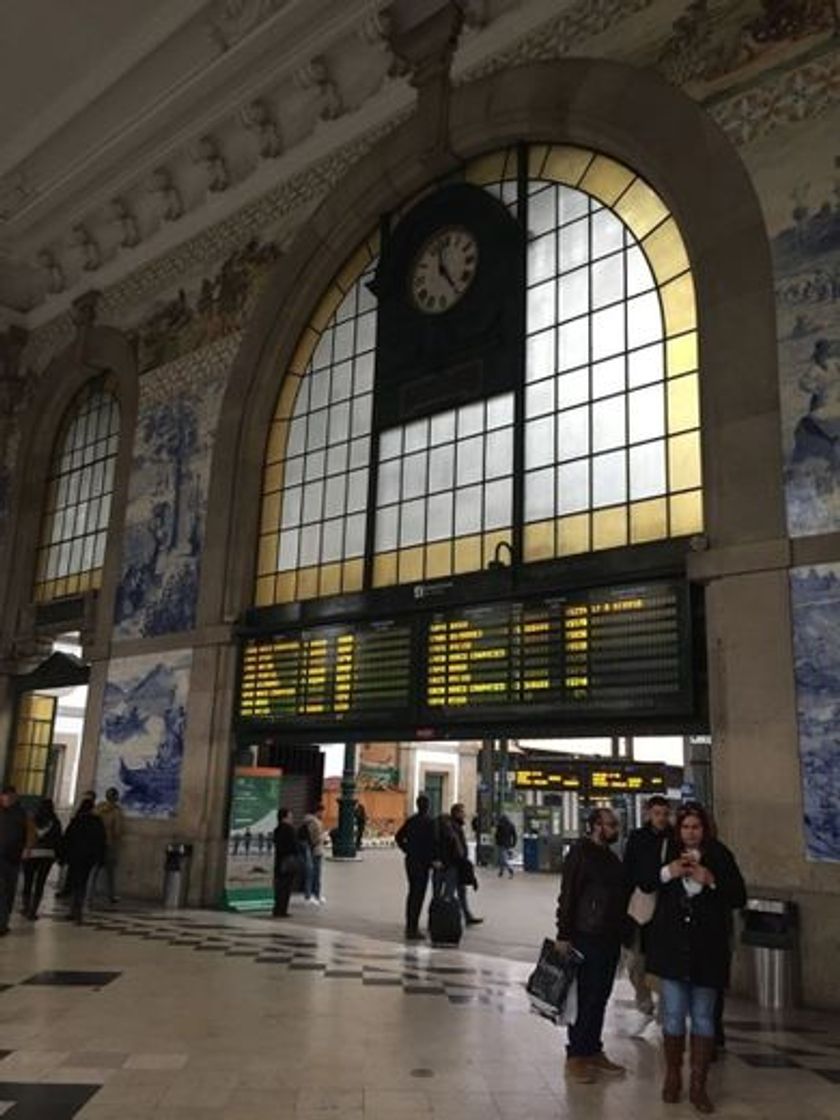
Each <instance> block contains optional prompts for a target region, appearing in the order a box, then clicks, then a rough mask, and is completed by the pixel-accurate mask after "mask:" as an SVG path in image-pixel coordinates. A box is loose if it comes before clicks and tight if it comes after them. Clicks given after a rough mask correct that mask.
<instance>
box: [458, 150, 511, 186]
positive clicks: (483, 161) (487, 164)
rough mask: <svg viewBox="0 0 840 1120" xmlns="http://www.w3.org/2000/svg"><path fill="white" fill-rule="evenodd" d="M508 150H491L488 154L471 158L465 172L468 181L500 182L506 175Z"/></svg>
mask: <svg viewBox="0 0 840 1120" xmlns="http://www.w3.org/2000/svg"><path fill="white" fill-rule="evenodd" d="M506 162H507V152H506V151H501V152H489V153H488V154H487V155H486V156H479V157H478V159H473V160H470V162H469V163H468V164H467V167H466V170H465V172H464V178H465V179H466V181H467V182H468V183H477V184H479V186H480V185H482V184H484V183H499V182H501V181H502V179H504V177H505V164H506Z"/></svg>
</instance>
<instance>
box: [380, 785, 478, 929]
mask: <svg viewBox="0 0 840 1120" xmlns="http://www.w3.org/2000/svg"><path fill="white" fill-rule="evenodd" d="M466 820H467V813H466V809H465V808H464V806H463V805H462V804H461V803H460V802H458V803H456V804H455V805H453V806H452V809H451V810H450V812H449V813H445V814H443V815H442V816H439V817H433V816H432V815H431V802H430V801H429V798H428V797H427V796H426V794H425V793H421V794H420V795H419V796H418V798H417V812H416V813H414V814H412V816H410V817H409V818H408V819H407V820H406V821H405V823H404V824H403V825H402V826H401V827H400V829H399V831H398V832H397V835H396V837H395V840H396V844H397V847H398V848H399V849H400V851H402V852H403V854H404V855H405V873H406V878H407V879H408V897H407V898H406V904H405V937H406V940H407V941H422V939H423V934H422V933H421V931H420V916H421V914H422V912H423V904H424V902H425V899H426V892H427V891H428V889H429V879H430V878H431V880H432V890H433V893H434V894H435V895H440V896H441V897H443V898H446V899H448V900H453V899H454V900H457V902H458V904H459V906H460V908H461V911H462V913H463V915H464V922H465V923H466V924H467V925H468V926H477V925H480V924H481V923H482V922H483V921H484V919H483V918H479V917H477V916H476V915H475V914H474V913H473V912H472V910H471V909H470V904H469V896H468V894H467V889H468V888H469V887H473V888H477V887H478V881H477V879H476V876H475V867H474V866H473V863H472V861H471V859H470V857H469V848H468V846H467V837H466V833H465V831H464V826H465V824H466Z"/></svg>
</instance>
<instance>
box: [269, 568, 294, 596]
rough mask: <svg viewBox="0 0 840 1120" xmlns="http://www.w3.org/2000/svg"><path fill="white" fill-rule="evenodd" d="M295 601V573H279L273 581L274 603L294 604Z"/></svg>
mask: <svg viewBox="0 0 840 1120" xmlns="http://www.w3.org/2000/svg"><path fill="white" fill-rule="evenodd" d="M296 599H297V572H279V573H278V575H277V579H276V580H275V581H274V602H275V603H294V601H295V600H296Z"/></svg>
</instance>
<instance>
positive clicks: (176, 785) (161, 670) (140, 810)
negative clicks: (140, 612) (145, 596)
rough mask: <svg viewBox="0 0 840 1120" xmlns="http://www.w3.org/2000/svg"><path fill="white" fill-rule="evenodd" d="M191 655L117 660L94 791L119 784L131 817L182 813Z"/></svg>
mask: <svg viewBox="0 0 840 1120" xmlns="http://www.w3.org/2000/svg"><path fill="white" fill-rule="evenodd" d="M191 667H192V652H191V651H190V650H174V651H171V652H167V653H161V654H146V655H143V656H140V657H123V658H117V659H115V660H113V661H112V662H111V663H110V665H109V667H108V681H107V684H106V686H105V699H104V702H103V709H102V726H101V730H100V735H99V757H98V760H97V769H96V788H97V789H107V788H108V787H109V786H116V788H117V789H118V790H119V791H120V795H121V799H122V804H123V808H124V810H125V812H126V813H128V814H129V816H137V817H172V816H174V815H175V814H176V813H177V811H178V798H179V795H180V790H181V765H182V762H183V756H184V731H185V726H186V720H187V697H188V694H189V686H190V669H191Z"/></svg>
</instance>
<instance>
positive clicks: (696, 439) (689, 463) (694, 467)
mask: <svg viewBox="0 0 840 1120" xmlns="http://www.w3.org/2000/svg"><path fill="white" fill-rule="evenodd" d="M701 472H702V468H701V465H700V433H699V432H687V433H686V434H685V435H682V436H673V437H672V438H671V439H669V440H668V488H669V489H670V490H672V491H673V490H693V489H694V487H695V486H699V485H700V479H701Z"/></svg>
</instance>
